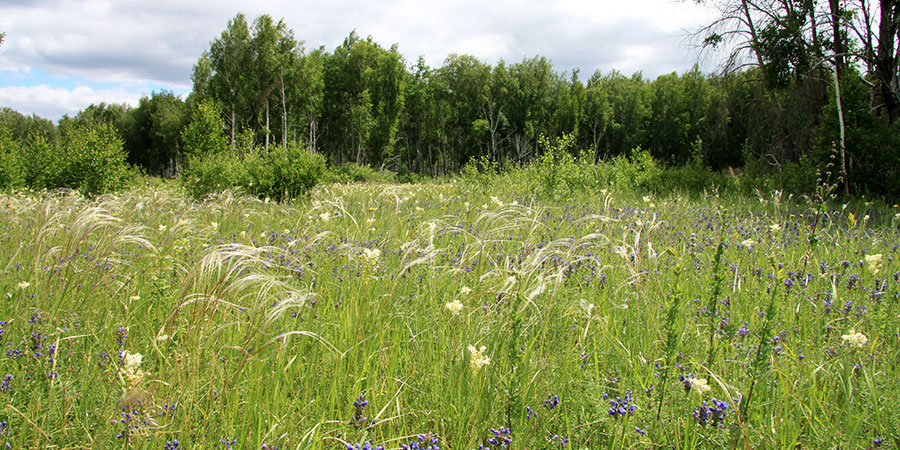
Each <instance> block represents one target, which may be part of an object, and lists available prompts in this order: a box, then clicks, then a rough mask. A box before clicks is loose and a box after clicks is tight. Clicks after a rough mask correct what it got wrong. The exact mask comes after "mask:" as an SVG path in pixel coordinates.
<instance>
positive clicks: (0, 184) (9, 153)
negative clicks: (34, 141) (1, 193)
mask: <svg viewBox="0 0 900 450" xmlns="http://www.w3.org/2000/svg"><path fill="white" fill-rule="evenodd" d="M21 154H22V145H21V143H19V141H17V140H15V139H13V137H12V132H11V131H9V129H7V128H5V127H0V188H9V187H12V188H16V187H21V186H22V185H23V184H24V183H25V168H24V167H22V161H21V159H20V155H21Z"/></svg>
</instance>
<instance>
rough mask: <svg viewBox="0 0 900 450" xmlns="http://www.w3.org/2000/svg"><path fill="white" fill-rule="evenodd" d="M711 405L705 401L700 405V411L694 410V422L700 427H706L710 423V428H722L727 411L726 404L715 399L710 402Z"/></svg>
mask: <svg viewBox="0 0 900 450" xmlns="http://www.w3.org/2000/svg"><path fill="white" fill-rule="evenodd" d="M710 403H711V404H707V402H706V400H704V401H703V403H701V404H700V409H695V410H694V420H696V421H697V423H699V424H700V425H703V426H706V425H707V424H708V423H709V422H710V421H711V422H712V426H714V427H719V428H724V427H725V424H724V423H723V422H724V421H725V413H726V412H727V411H728V403H726V402H723V401H720V400H718V399H716V398H713V399H712V400H710Z"/></svg>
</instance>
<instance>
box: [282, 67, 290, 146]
mask: <svg viewBox="0 0 900 450" xmlns="http://www.w3.org/2000/svg"><path fill="white" fill-rule="evenodd" d="M280 77H281V80H280V82H281V147H282V148H284V149H285V150H286V149H287V140H288V132H287V129H288V128H287V127H288V125H287V123H288V122H287V98H286V96H285V95H284V72H282V73H281V75H280Z"/></svg>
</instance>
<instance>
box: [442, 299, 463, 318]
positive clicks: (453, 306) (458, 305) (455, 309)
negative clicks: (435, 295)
mask: <svg viewBox="0 0 900 450" xmlns="http://www.w3.org/2000/svg"><path fill="white" fill-rule="evenodd" d="M444 309H446V310H447V311H450V314H453V315H454V316H458V315H459V313H460V312H461V311H462V309H463V304H462V302H460V301H459V300H453V301H452V302H447V303H446V304H444Z"/></svg>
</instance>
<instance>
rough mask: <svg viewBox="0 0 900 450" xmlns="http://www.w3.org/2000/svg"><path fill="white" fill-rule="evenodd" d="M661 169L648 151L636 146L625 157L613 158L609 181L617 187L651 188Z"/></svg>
mask: <svg viewBox="0 0 900 450" xmlns="http://www.w3.org/2000/svg"><path fill="white" fill-rule="evenodd" d="M661 170H662V169H660V167H659V166H658V165H657V164H656V161H654V160H653V156H651V155H650V152H648V151H646V150H643V149H641V148H640V147H637V148H635V149H634V150H632V151H631V154H630V155H629V156H627V157H626V156H625V155H619V156H616V157H615V158H613V161H612V178H611V179H610V182H611V183H612V184H613V185H614V186H616V187H618V188H626V189H629V188H630V189H641V190H652V189H653V187H654V185H655V184H656V180H657V179H658V178H659V176H660V174H661Z"/></svg>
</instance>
